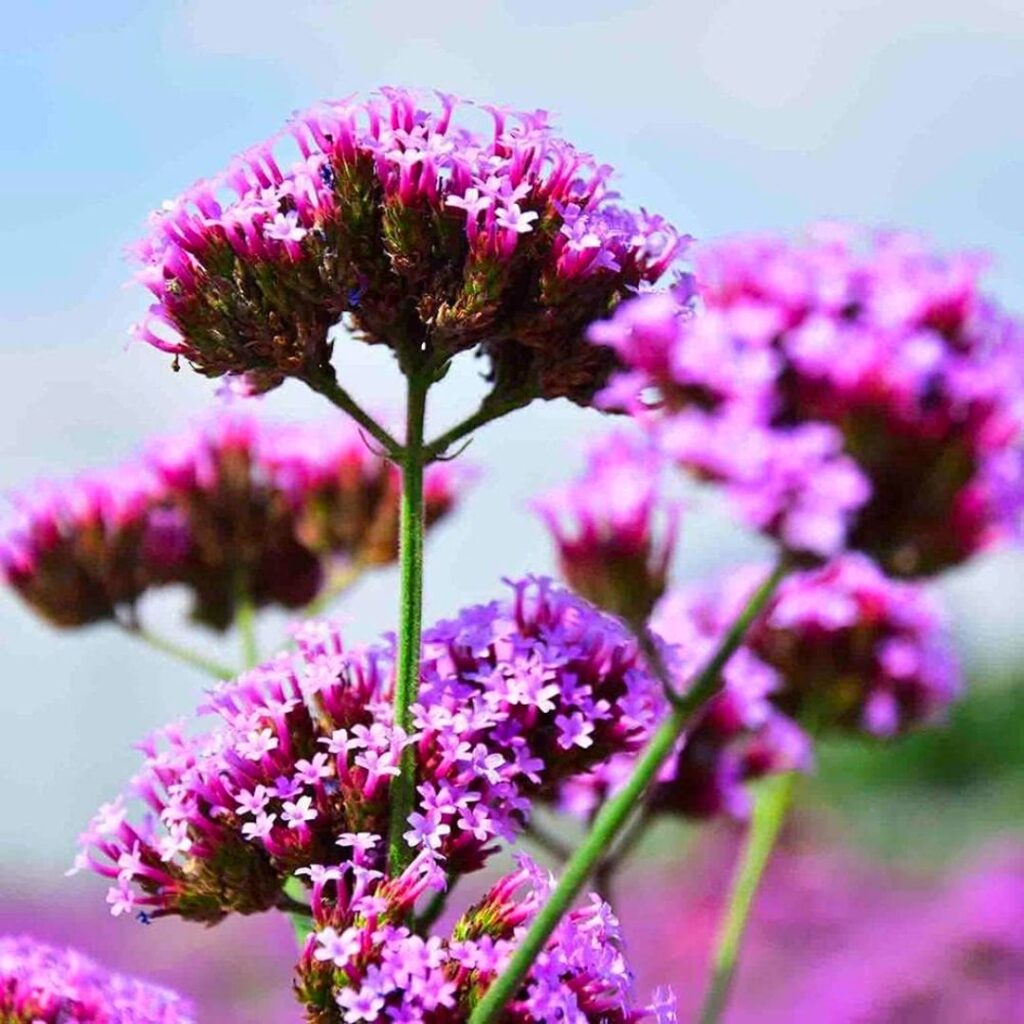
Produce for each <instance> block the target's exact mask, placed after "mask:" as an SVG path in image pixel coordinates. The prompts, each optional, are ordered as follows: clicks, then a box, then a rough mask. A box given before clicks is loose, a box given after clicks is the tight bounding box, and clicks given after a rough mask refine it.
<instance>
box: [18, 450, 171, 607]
mask: <svg viewBox="0 0 1024 1024" xmlns="http://www.w3.org/2000/svg"><path fill="white" fill-rule="evenodd" d="M163 497H164V491H163V487H162V485H161V483H160V481H159V480H157V479H156V478H155V477H154V476H153V474H151V473H149V472H147V471H146V470H145V468H143V467H141V466H139V465H137V464H132V465H130V466H126V467H124V468H123V469H122V470H120V471H118V470H115V471H112V472H106V473H93V474H89V475H82V476H80V477H78V478H77V479H74V480H71V481H68V482H67V483H64V484H55V483H47V484H41V485H38V486H37V487H35V488H34V489H33V490H32V491H30V492H28V493H26V494H23V495H17V496H15V498H14V499H13V500H14V514H13V515H12V516H10V517H9V521H8V522H7V523H6V525H5V528H4V530H3V532H2V533H0V575H2V577H3V579H4V581H5V582H6V583H7V584H8V585H10V586H11V587H13V588H14V589H15V590H17V591H18V593H19V594H20V595H21V596H22V598H24V600H25V601H27V602H28V603H29V604H30V605H31V606H32V607H33V608H34V609H35V610H36V611H38V612H39V613H40V614H42V615H43V616H45V617H46V618H47V619H49V620H50V621H51V622H53V623H54V624H55V625H58V626H81V625H84V624H86V623H89V622H95V621H97V620H99V619H105V618H110V617H112V616H113V614H114V610H115V608H116V607H117V606H119V605H129V604H132V603H133V602H135V601H136V600H137V599H138V598H139V597H140V595H141V594H142V593H143V592H144V591H145V590H146V589H147V588H148V587H150V586H152V585H154V584H155V583H157V582H158V581H160V580H161V579H162V578H163V577H164V575H165V573H166V571H167V570H168V568H169V564H168V563H170V564H173V563H174V562H175V561H177V560H178V558H179V557H180V553H181V550H182V543H183V539H184V538H183V536H182V531H181V530H180V528H179V527H180V523H179V521H178V520H177V519H176V518H174V517H173V516H172V517H171V520H170V521H167V520H165V519H162V520H160V521H159V522H158V523H157V524H156V529H155V530H154V532H153V533H152V534H150V529H149V521H150V519H149V514H150V511H151V510H152V509H153V508H154V506H156V505H158V504H159V503H160V502H161V501H162V500H163ZM147 554H148V555H149V556H150V557H148V558H147V557H146V556H147Z"/></svg>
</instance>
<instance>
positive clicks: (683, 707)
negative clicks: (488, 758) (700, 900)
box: [469, 563, 788, 1024]
mask: <svg viewBox="0 0 1024 1024" xmlns="http://www.w3.org/2000/svg"><path fill="white" fill-rule="evenodd" d="M787 570H788V567H787V566H786V565H785V564H784V563H780V564H779V565H778V566H777V567H776V568H775V569H774V570H773V571H772V573H771V575H770V576H769V577H768V578H767V579H766V580H765V581H764V583H762V584H761V586H760V587H759V588H758V590H757V592H756V593H755V594H754V596H753V597H752V598H751V599H750V601H749V602H748V604H747V606H746V608H744V610H743V612H742V614H741V615H740V616H739V618H738V619H737V620H736V622H734V623H733V625H732V628H731V629H730V630H729V631H728V633H727V634H726V635H725V637H724V638H723V640H722V642H721V643H720V644H719V646H718V649H717V650H716V651H715V653H714V654H713V655H712V657H711V659H710V660H709V661H708V663H707V665H705V666H704V668H703V670H702V671H701V673H700V675H698V676H697V678H696V680H695V681H694V683H693V685H692V686H691V687H690V689H689V690H688V691H687V692H686V693H685V694H684V695H683V696H681V697H680V698H679V699H678V700H677V701H676V702H675V703H673V704H672V705H671V712H670V713H669V716H668V717H667V718H666V719H665V720H664V721H663V722H662V723H661V725H660V726H659V727H658V729H657V730H656V731H655V733H654V735H653V736H652V737H651V739H650V740H649V742H648V744H647V746H646V747H645V748H644V750H643V752H642V753H641V755H640V757H639V759H638V760H637V762H636V765H635V766H634V768H633V772H632V774H631V775H630V777H629V779H628V780H627V782H626V784H625V785H624V786H623V787H622V789H620V790H619V791H618V792H617V793H616V794H615V795H614V796H613V797H611V799H609V800H608V801H607V802H606V803H605V804H604V806H603V807H602V808H601V810H600V811H599V812H598V814H597V817H596V818H595V819H594V824H593V826H592V827H591V830H590V832H589V834H588V835H587V837H586V839H584V840H583V843H582V845H580V846H579V847H578V848H577V850H576V852H575V853H574V854H573V855H572V857H570V858H569V862H568V863H567V864H566V866H565V869H564V870H563V872H562V877H561V878H560V879H559V881H558V885H557V886H555V889H554V890H553V891H552V893H551V895H550V896H549V897H548V901H547V903H545V904H544V906H543V907H541V909H540V912H539V913H538V914H537V916H536V917H535V918H534V919H533V923H532V924H531V925H530V928H529V930H528V931H527V933H526V935H525V936H524V937H523V940H522V942H520V944H519V946H518V947H517V949H516V951H515V952H514V953H513V954H512V957H511V959H510V960H509V963H508V966H507V967H506V968H505V971H504V973H503V974H502V975H501V976H500V977H499V978H498V979H497V980H496V981H495V982H494V984H493V985H492V986H491V987H490V989H488V991H487V993H486V994H485V995H484V997H483V999H481V1000H480V1002H479V1003H478V1004H477V1006H476V1008H475V1009H474V1010H473V1013H472V1016H471V1017H470V1019H469V1020H470V1024H491V1022H493V1021H496V1020H498V1019H499V1017H500V1016H501V1012H502V1010H504V1008H505V1006H506V1005H508V1002H509V1001H510V1000H511V999H512V998H514V996H515V994H516V992H518V991H519V987H520V986H521V985H522V983H523V980H524V979H525V978H526V975H527V973H528V972H529V970H530V967H531V965H532V964H533V962H534V960H536V959H537V957H538V955H539V954H540V952H541V950H542V949H543V948H544V946H545V944H546V943H547V941H548V939H549V938H550V937H551V933H552V932H553V931H554V930H555V928H556V927H557V926H558V922H559V921H560V920H561V919H562V917H563V915H564V914H565V913H566V911H568V909H569V907H570V906H571V905H572V903H573V901H574V900H575V899H576V897H577V896H578V895H579V893H580V890H581V889H582V888H583V885H584V883H585V882H586V880H587V878H588V877H589V876H590V874H591V872H592V871H593V870H594V868H595V867H596V866H597V864H598V863H599V862H600V860H601V859H602V857H603V856H604V855H605V853H606V851H607V850H609V849H610V848H611V844H612V843H613V842H614V840H615V837H616V836H617V835H618V834H619V832H620V831H621V829H622V827H623V825H625V824H626V822H627V821H628V820H629V817H630V815H631V814H632V813H633V810H634V808H635V807H636V806H637V805H638V804H639V802H640V801H641V800H642V798H643V796H644V793H645V792H646V790H647V787H648V786H649V785H650V783H651V782H652V781H653V779H654V777H655V776H656V775H657V773H658V770H659V768H661V765H662V764H663V763H664V762H665V761H666V760H667V758H668V757H669V755H670V754H671V753H672V751H673V750H674V749H675V745H676V741H677V740H678V739H679V737H680V735H681V734H682V732H683V729H684V728H685V727H686V724H687V723H688V722H689V721H690V719H691V717H692V716H693V713H694V711H696V710H697V709H698V708H699V707H701V706H702V705H703V704H704V703H705V702H706V701H707V700H708V698H710V697H712V696H714V695H715V693H716V692H717V691H718V689H719V688H720V686H721V681H720V680H721V674H722V669H724V668H725V666H726V663H727V662H728V661H729V659H730V658H731V657H732V656H733V654H734V653H735V652H736V649H737V648H738V647H739V645H740V644H741V643H742V641H743V638H744V636H745V635H746V633H747V630H748V629H749V628H750V626H751V624H752V623H753V621H754V619H755V618H756V617H757V616H758V614H759V613H760V612H761V611H762V609H763V608H764V606H765V605H766V604H767V602H768V600H769V599H770V598H771V596H772V594H773V593H774V592H775V588H776V587H777V586H778V584H779V582H780V581H781V579H782V577H783V576H784V575H785V574H786V572H787ZM662 682H663V683H664V684H666V685H668V683H669V682H670V681H668V680H665V679H663V680H662Z"/></svg>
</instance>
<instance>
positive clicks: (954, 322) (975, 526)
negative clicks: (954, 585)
mask: <svg viewBox="0 0 1024 1024" xmlns="http://www.w3.org/2000/svg"><path fill="white" fill-rule="evenodd" d="M695 265H696V276H697V289H698V290H699V298H700V303H699V309H697V310H695V309H694V305H693V302H692V295H693V287H692V284H690V286H689V287H688V288H687V289H686V290H685V291H684V292H683V293H682V294H681V295H678V294H677V295H672V294H660V295H657V296H651V297H644V298H641V299H639V300H637V301H636V302H634V303H630V304H626V305H624V306H623V307H621V308H620V309H619V310H618V311H617V313H616V315H615V316H614V318H612V319H611V320H608V321H605V322H602V323H599V324H596V325H595V326H594V327H593V328H592V330H591V332H590V337H591V339H592V340H593V341H594V342H596V343H598V344H600V345H603V346H609V347H611V348H612V350H613V351H615V352H616V353H617V355H618V356H619V357H620V358H621V359H622V360H623V361H624V362H625V363H626V364H627V366H628V367H629V370H627V372H626V373H625V374H624V375H622V376H620V377H619V378H618V379H616V380H615V381H614V382H613V383H612V384H611V385H610V387H609V389H608V390H607V391H606V392H605V394H604V397H603V401H604V402H605V404H608V405H612V406H626V407H628V408H631V409H633V410H634V411H636V412H638V413H640V414H641V415H645V416H647V415H650V413H651V411H652V409H651V401H652V400H651V392H652V391H653V392H655V393H656V396H657V397H656V399H655V400H654V404H655V405H657V407H658V410H659V413H658V414H657V415H655V416H654V417H653V419H654V420H655V421H656V422H657V424H658V429H659V430H660V431H662V432H663V434H662V443H663V445H664V447H665V450H666V451H667V452H668V453H669V454H670V455H672V456H673V457H674V458H675V459H677V460H678V461H679V462H680V463H681V464H682V465H684V466H686V467H687V468H689V469H691V470H693V471H694V472H696V473H698V474H699V475H702V476H705V477H707V478H710V479H713V480H717V481H722V482H724V483H725V484H726V485H727V487H728V488H729V489H730V490H731V491H732V492H733V493H734V494H735V496H736V497H737V499H738V500H739V502H740V503H741V507H742V508H743V510H744V512H745V514H746V515H747V518H748V520H749V521H750V522H752V523H753V524H754V525H755V526H756V527H758V528H759V529H762V530H765V531H767V532H768V533H771V534H773V535H775V536H778V537H780V538H781V539H782V541H783V542H784V543H785V544H786V545H787V546H788V547H790V548H791V549H793V550H797V551H810V552H813V553H814V554H817V555H824V556H829V555H832V554H834V553H836V552H838V551H839V550H841V549H842V548H843V547H844V546H846V545H847V544H848V545H849V546H851V547H854V548H857V549H860V550H863V551H866V552H867V553H868V554H871V555H872V556H873V557H874V558H875V559H876V560H877V561H879V562H880V563H881V564H882V565H884V567H885V568H886V569H887V570H888V571H889V572H892V573H896V574H899V575H904V576H916V575H927V574H931V573H935V572H937V571H939V570H941V569H943V568H945V567H947V566H950V565H953V564H956V563H958V562H960V561H963V560H964V559H966V558H967V557H968V556H970V555H971V554H972V553H974V552H975V551H978V550H979V549H981V548H984V547H986V546H987V545H989V544H990V543H992V542H993V541H995V540H997V539H999V538H1001V537H1004V536H1006V535H1007V534H1008V533H1011V532H1017V531H1019V528H1020V525H1021V515H1020V510H1021V506H1022V504H1024V470H1022V465H1024V330H1022V328H1021V327H1020V325H1019V324H1018V323H1016V322H1015V321H1013V320H1012V319H1010V318H1009V317H1007V316H1006V315H1005V314H1003V313H1001V312H1000V311H999V310H998V309H997V308H996V306H995V305H994V303H993V302H992V301H991V300H990V299H989V298H987V297H986V296H985V295H984V294H983V293H982V292H981V290H980V277H981V272H982V269H983V266H984V261H982V260H980V259H979V258H977V257H975V256H972V255H965V254H958V255H953V256H948V257H943V256H939V255H936V254H935V253H933V252H932V251H930V250H929V249H928V248H927V246H926V245H925V243H924V242H923V241H922V240H921V239H919V238H917V237H914V236H910V235H907V234H896V233H888V234H882V233H877V234H873V235H871V234H868V233H866V232H864V231H860V230H857V229H854V228H850V227H844V226H838V225H834V224H832V225H820V226H818V227H816V228H814V229H813V230H811V231H810V232H808V234H807V236H806V237H805V238H804V239H803V240H801V241H796V242H791V241H789V240H787V239H784V238H777V237H772V236H755V237H751V238H746V239H739V240H735V241H727V242H722V243H717V244H714V245H709V246H707V247H705V248H703V249H702V250H701V251H700V252H699V253H698V255H697V257H696V263H695Z"/></svg>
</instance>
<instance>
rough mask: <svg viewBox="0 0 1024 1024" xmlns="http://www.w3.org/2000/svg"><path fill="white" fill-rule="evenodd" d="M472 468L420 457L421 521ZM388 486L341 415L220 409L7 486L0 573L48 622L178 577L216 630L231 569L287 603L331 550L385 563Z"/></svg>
mask: <svg viewBox="0 0 1024 1024" xmlns="http://www.w3.org/2000/svg"><path fill="white" fill-rule="evenodd" d="M471 479H472V471H471V470H467V469H466V468H464V467H462V466H460V465H455V464H448V463H438V464H435V465H432V466H429V467H428V468H427V470H426V474H425V481H424V489H425V505H426V521H427V524H428V525H432V524H433V523H435V522H437V521H438V520H439V519H441V518H443V517H444V516H445V515H447V514H448V512H449V511H450V510H451V509H452V508H453V506H454V504H455V503H456V501H457V500H458V499H459V497H461V494H462V493H463V492H464V491H465V489H466V487H467V485H468V483H469V481H470V480H471ZM399 483H400V482H399V474H398V470H397V469H396V468H395V467H394V466H393V465H392V464H391V463H389V462H387V461H385V460H384V459H382V458H380V457H378V456H376V455H374V454H373V453H372V452H371V451H370V450H369V448H368V447H367V446H366V444H365V442H364V440H363V437H362V435H361V434H360V432H359V430H358V428H357V427H356V426H355V424H354V423H353V422H352V421H350V420H349V419H347V418H345V417H342V416H336V417H334V418H332V419H330V420H328V421H326V422H322V423H317V424H311V425H302V426H297V425H287V426H286V425H277V424H273V423H267V422H261V421H260V420H258V419H255V418H253V417H250V416H245V415H239V414H238V413H236V412H222V413H220V414H218V415H216V416H214V417H211V418H208V419H207V420H205V421H204V422H202V423H201V424H200V425H198V426H196V427H194V428H191V429H189V430H188V431H186V432H184V433H182V434H180V435H178V436H175V437H167V438H161V439H159V440H157V441H154V442H151V443H150V444H149V445H147V448H146V451H145V454H144V455H143V457H142V458H141V459H136V460H134V461H131V462H128V463H126V464H125V465H123V466H121V467H119V468H117V469H114V470H110V471H107V472H105V473H98V474H93V475H90V476H83V477H80V478H78V479H76V480H72V481H70V482H69V483H65V484H46V485H41V486H39V487H37V488H36V489H35V490H33V491H31V492H29V493H28V494H27V495H25V496H16V497H15V498H14V515H13V516H12V517H11V521H10V523H9V525H8V526H7V528H6V530H5V532H3V533H2V534H0V573H2V574H3V577H4V579H5V580H6V582H7V583H8V584H9V585H10V586H12V587H13V588H14V589H15V590H17V591H18V592H19V594H21V596H22V597H23V598H24V599H25V600H26V602H27V603H28V604H30V605H31V606H32V607H33V608H34V609H36V610H37V611H38V612H40V614H42V615H44V616H45V617H46V618H47V619H49V620H50V621H52V622H54V623H56V624H57V625H62V626H78V625H84V624H86V623H89V622H95V621H98V620H103V619H111V618H113V617H115V616H116V615H118V614H124V613H125V612H126V611H128V610H130V609H131V607H132V606H133V605H134V604H135V603H136V602H137V601H138V600H139V598H140V597H142V595H143V594H144V593H145V592H146V591H147V590H149V589H151V588H153V587H157V586H162V585H167V584H174V583H177V584H184V585H185V586H186V587H188V588H189V590H190V591H191V593H192V595H193V600H194V612H193V614H194V617H195V618H196V619H198V620H199V621H202V622H204V623H206V624H207V625H211V626H214V627H217V628H223V627H225V626H227V625H228V624H229V622H230V621H231V618H232V616H233V612H234V603H235V599H236V587H237V581H238V577H239V575H241V576H244V578H245V581H246V586H247V587H248V589H249V591H250V595H251V597H252V599H253V601H254V602H255V603H256V604H257V605H268V604H278V605H283V606H285V607H288V608H297V607H302V606H303V605H305V604H306V603H307V602H309V601H310V600H311V599H312V598H313V597H314V596H316V594H317V592H318V591H319V589H320V586H321V584H322V582H323V576H324V569H325V568H327V567H329V566H330V565H331V564H332V563H333V562H335V561H340V562H343V563H344V564H346V565H347V566H348V567H349V568H362V567H368V566H374V565H384V564H388V563H391V562H394V561H395V560H396V559H397V557H398V508H399Z"/></svg>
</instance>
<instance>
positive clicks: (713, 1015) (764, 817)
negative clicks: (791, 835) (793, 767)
mask: <svg viewBox="0 0 1024 1024" xmlns="http://www.w3.org/2000/svg"><path fill="white" fill-rule="evenodd" d="M796 778H797V773H796V772H787V773H786V774H784V775H776V776H773V777H771V778H768V779H765V780H764V781H763V782H762V783H761V786H760V788H759V792H758V795H757V800H756V802H755V804H754V815H753V819H752V820H751V822H750V827H749V828H748V830H747V836H746V839H745V841H744V846H743V853H742V856H741V857H740V861H739V863H738V865H737V867H736V874H735V875H734V877H733V881H732V886H731V888H730V892H729V903H728V909H727V910H726V915H725V918H724V920H723V921H722V924H721V929H720V932H719V935H718V939H717V941H716V943H715V958H714V963H713V967H712V974H711V983H710V985H709V987H708V992H707V995H706V996H705V998H704V1006H703V1008H702V1009H701V1014H700V1024H717V1022H718V1021H720V1020H721V1019H722V1013H723V1012H724V1010H725V1007H726V1004H727V1003H728V1001H729V993H730V991H731V990H732V983H733V978H734V977H735V974H736V964H737V962H738V959H739V953H740V944H741V943H742V941H743V933H744V931H745V930H746V926H747V921H748V919H749V917H750V909H751V907H752V906H753V902H754V896H755V895H756V894H757V889H758V886H759V885H760V883H761V878H762V877H763V875H764V869H765V867H766V866H767V864H768V859H769V857H770V856H771V853H772V850H773V849H774V847H775V841H776V839H778V836H779V832H780V830H781V829H782V824H783V822H784V821H785V818H786V811H787V810H788V809H789V804H790V801H791V799H792V795H793V786H794V783H795V781H796Z"/></svg>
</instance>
